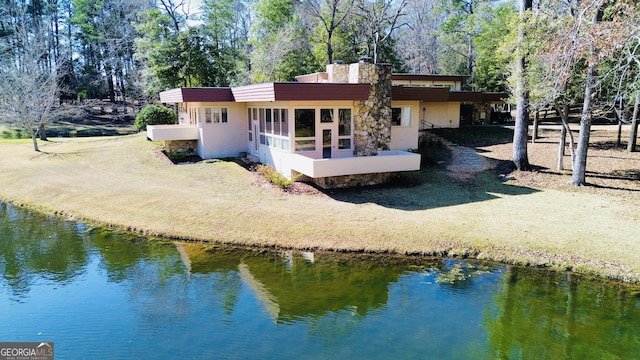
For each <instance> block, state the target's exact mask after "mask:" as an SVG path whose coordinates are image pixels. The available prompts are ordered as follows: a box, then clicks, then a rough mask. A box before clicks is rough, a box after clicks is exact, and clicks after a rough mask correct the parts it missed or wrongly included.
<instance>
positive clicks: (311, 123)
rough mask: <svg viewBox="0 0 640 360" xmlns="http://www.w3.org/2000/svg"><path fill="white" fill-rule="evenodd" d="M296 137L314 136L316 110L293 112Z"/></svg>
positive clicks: (297, 110)
mask: <svg viewBox="0 0 640 360" xmlns="http://www.w3.org/2000/svg"><path fill="white" fill-rule="evenodd" d="M295 117H296V118H295V126H296V132H295V134H296V137H297V138H298V137H313V136H316V110H315V109H296V112H295Z"/></svg>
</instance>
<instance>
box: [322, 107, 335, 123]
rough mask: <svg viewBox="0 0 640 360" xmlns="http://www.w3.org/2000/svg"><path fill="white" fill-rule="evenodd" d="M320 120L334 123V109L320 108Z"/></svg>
mask: <svg viewBox="0 0 640 360" xmlns="http://www.w3.org/2000/svg"><path fill="white" fill-rule="evenodd" d="M320 122H321V123H332V122H333V109H320Z"/></svg>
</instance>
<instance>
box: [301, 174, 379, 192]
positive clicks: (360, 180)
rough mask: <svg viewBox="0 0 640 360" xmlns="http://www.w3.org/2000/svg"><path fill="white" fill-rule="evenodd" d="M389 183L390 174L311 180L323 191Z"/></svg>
mask: <svg viewBox="0 0 640 360" xmlns="http://www.w3.org/2000/svg"><path fill="white" fill-rule="evenodd" d="M389 181H391V173H376V174H357V175H344V176H330V177H324V178H316V179H313V182H314V183H315V184H316V185H318V186H319V187H321V188H323V189H339V188H349V187H358V186H372V185H379V184H385V183H388V182H389Z"/></svg>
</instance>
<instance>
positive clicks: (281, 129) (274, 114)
mask: <svg viewBox="0 0 640 360" xmlns="http://www.w3.org/2000/svg"><path fill="white" fill-rule="evenodd" d="M248 111H249V116H250V117H251V116H252V115H253V116H257V117H258V118H257V119H253V120H258V122H259V123H260V128H259V132H260V143H261V144H263V145H267V146H270V147H274V148H278V149H283V150H287V151H289V150H290V148H289V139H288V134H289V124H288V110H287V109H272V108H250V109H249V110H248ZM249 126H251V120H249ZM250 130H251V128H250ZM250 135H251V134H250ZM255 136H256V137H257V134H256V135H255Z"/></svg>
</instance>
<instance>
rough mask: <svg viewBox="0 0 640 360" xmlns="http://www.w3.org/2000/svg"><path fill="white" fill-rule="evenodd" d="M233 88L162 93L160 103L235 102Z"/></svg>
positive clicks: (186, 89)
mask: <svg viewBox="0 0 640 360" xmlns="http://www.w3.org/2000/svg"><path fill="white" fill-rule="evenodd" d="M233 101H235V99H234V97H233V93H232V92H231V88H213V87H209V88H206V87H205V88H176V89H171V90H166V91H162V92H160V102H163V103H181V102H233Z"/></svg>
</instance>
